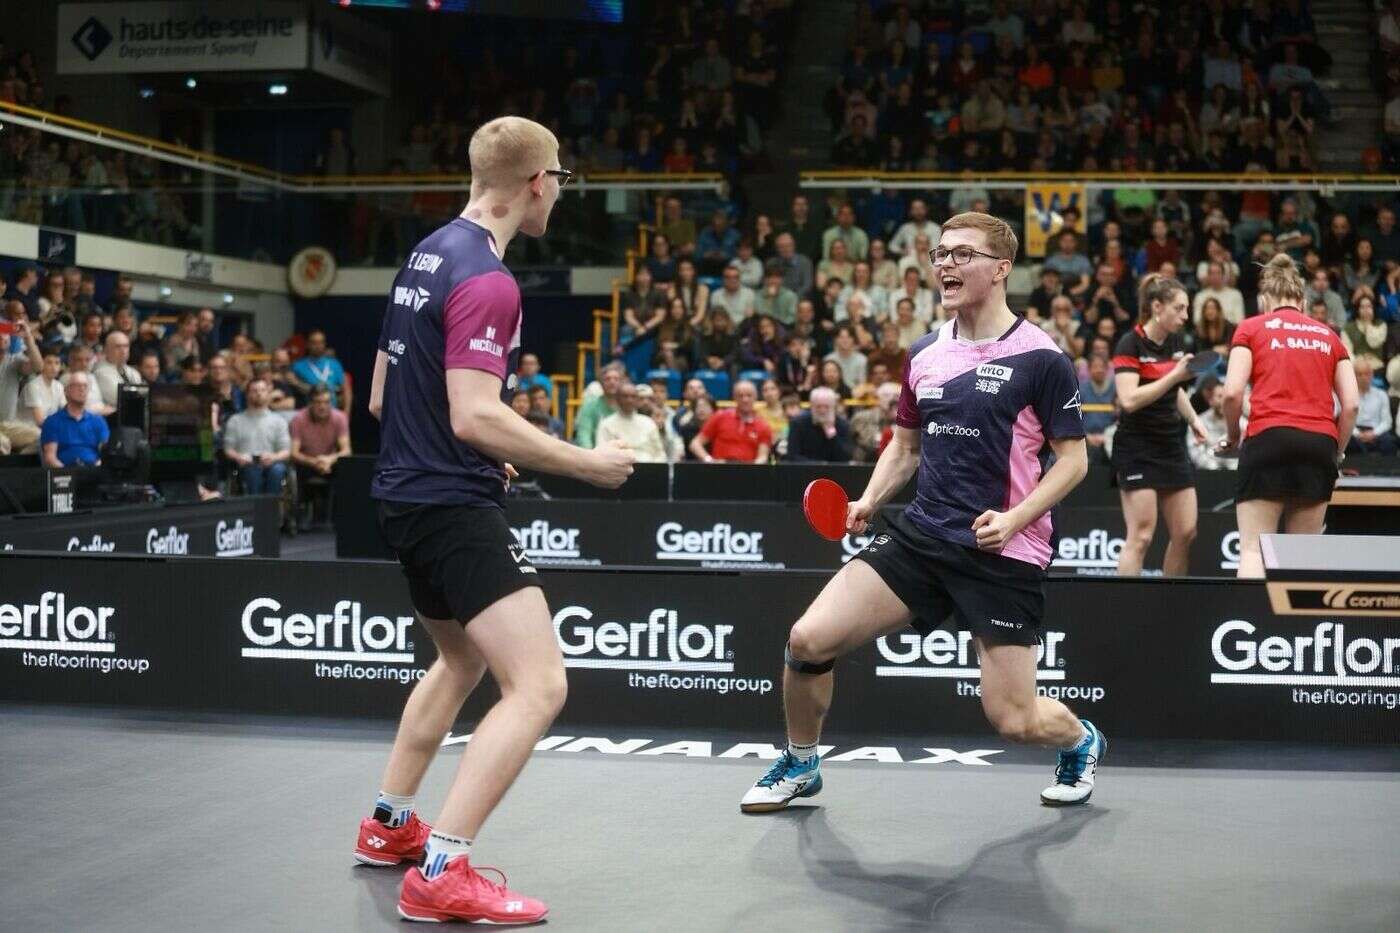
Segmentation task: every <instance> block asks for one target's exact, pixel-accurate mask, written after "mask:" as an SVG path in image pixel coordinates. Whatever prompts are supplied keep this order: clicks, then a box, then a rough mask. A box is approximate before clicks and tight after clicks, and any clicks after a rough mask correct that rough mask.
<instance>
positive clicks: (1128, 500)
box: [1118, 489, 1157, 577]
mask: <svg viewBox="0 0 1400 933" xmlns="http://www.w3.org/2000/svg"><path fill="white" fill-rule="evenodd" d="M1118 496H1119V499H1121V500H1122V503H1123V522H1124V524H1126V525H1127V529H1128V531H1127V535H1126V537H1125V538H1124V540H1123V550H1122V552H1121V553H1120V554H1119V555H1118V576H1120V577H1137V576H1141V575H1142V562H1143V559H1144V558H1145V557H1146V556H1147V549H1148V548H1149V547H1151V546H1152V536H1153V535H1154V534H1155V533H1156V532H1157V490H1155V489H1123V490H1120V491H1119V493H1118Z"/></svg>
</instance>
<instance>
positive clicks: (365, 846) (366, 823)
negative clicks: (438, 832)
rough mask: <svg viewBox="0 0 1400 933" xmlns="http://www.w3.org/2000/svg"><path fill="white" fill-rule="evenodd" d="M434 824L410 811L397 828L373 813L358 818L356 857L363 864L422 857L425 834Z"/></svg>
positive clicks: (413, 859)
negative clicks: (382, 821) (358, 833)
mask: <svg viewBox="0 0 1400 933" xmlns="http://www.w3.org/2000/svg"><path fill="white" fill-rule="evenodd" d="M432 831H433V828H432V827H431V826H429V825H428V824H427V823H424V822H423V821H422V820H420V819H419V818H418V814H417V813H414V814H411V815H410V816H409V818H408V822H407V823H404V824H403V825H402V826H399V827H397V828H391V827H388V826H385V825H384V824H383V823H381V822H379V821H378V820H376V819H375V818H374V817H372V816H367V817H365V818H364V819H363V820H360V838H359V839H357V840H355V860H356V861H357V862H363V863H364V864H366V865H397V864H399V863H400V862H405V861H408V862H416V861H418V860H419V859H421V858H422V857H423V850H424V848H426V847H427V845H428V834H429V833H431V832H432Z"/></svg>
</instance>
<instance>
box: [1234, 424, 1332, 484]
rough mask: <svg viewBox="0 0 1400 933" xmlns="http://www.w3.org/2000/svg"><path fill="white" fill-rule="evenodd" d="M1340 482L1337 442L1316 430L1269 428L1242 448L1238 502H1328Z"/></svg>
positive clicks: (1237, 482) (1248, 440)
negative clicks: (1269, 500) (1260, 500)
mask: <svg viewBox="0 0 1400 933" xmlns="http://www.w3.org/2000/svg"><path fill="white" fill-rule="evenodd" d="M1336 483H1337V442H1336V441H1334V440H1332V438H1330V437H1328V436H1327V435H1326V434H1319V433H1317V432H1316V431H1300V430H1298V429H1297V428H1269V429H1268V430H1267V431H1260V432H1259V433H1258V434H1256V435H1254V436H1253V437H1250V438H1246V439H1245V442H1244V444H1243V445H1242V446H1241V447H1240V471H1239V479H1238V480H1237V481H1236V485H1235V501H1236V502H1248V501H1249V500H1250V499H1273V500H1276V501H1281V502H1327V501H1329V500H1330V499H1331V498H1332V487H1333V486H1334V485H1336Z"/></svg>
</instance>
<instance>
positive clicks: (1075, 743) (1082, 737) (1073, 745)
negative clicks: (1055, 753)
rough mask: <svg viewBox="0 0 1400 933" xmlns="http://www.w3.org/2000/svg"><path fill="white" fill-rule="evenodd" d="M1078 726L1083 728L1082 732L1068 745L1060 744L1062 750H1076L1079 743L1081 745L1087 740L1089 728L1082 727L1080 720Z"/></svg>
mask: <svg viewBox="0 0 1400 933" xmlns="http://www.w3.org/2000/svg"><path fill="white" fill-rule="evenodd" d="M1079 728H1080V729H1081V730H1083V734H1082V735H1080V736H1079V738H1077V739H1075V740H1074V741H1073V742H1071V743H1069V744H1068V745H1065V746H1062V747H1063V749H1064V751H1067V752H1072V751H1076V750H1078V748H1079V747H1080V746H1081V745H1083V744H1084V743H1085V742H1087V741H1089V730H1088V729H1085V728H1084V724H1083V723H1082V722H1081V723H1080V724H1079Z"/></svg>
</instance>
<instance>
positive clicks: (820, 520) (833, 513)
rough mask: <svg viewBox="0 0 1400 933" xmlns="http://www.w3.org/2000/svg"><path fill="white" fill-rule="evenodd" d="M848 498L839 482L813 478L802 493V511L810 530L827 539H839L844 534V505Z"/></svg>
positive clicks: (848, 503)
mask: <svg viewBox="0 0 1400 933" xmlns="http://www.w3.org/2000/svg"><path fill="white" fill-rule="evenodd" d="M848 505H850V499H848V498H847V497H846V490H844V489H842V488H841V486H840V484H838V483H837V482H836V481H835V480H830V479H814V480H812V481H811V482H810V483H808V484H807V491H806V492H804V493H803V494H802V511H803V513H804V514H805V515H806V516H807V524H809V525H811V526H812V530H813V531H815V532H816V533H817V534H819V535H821V536H822V537H823V538H825V539H827V540H828V541H840V540H841V539H842V538H843V537H844V536H845V534H846V507H847V506H848Z"/></svg>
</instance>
